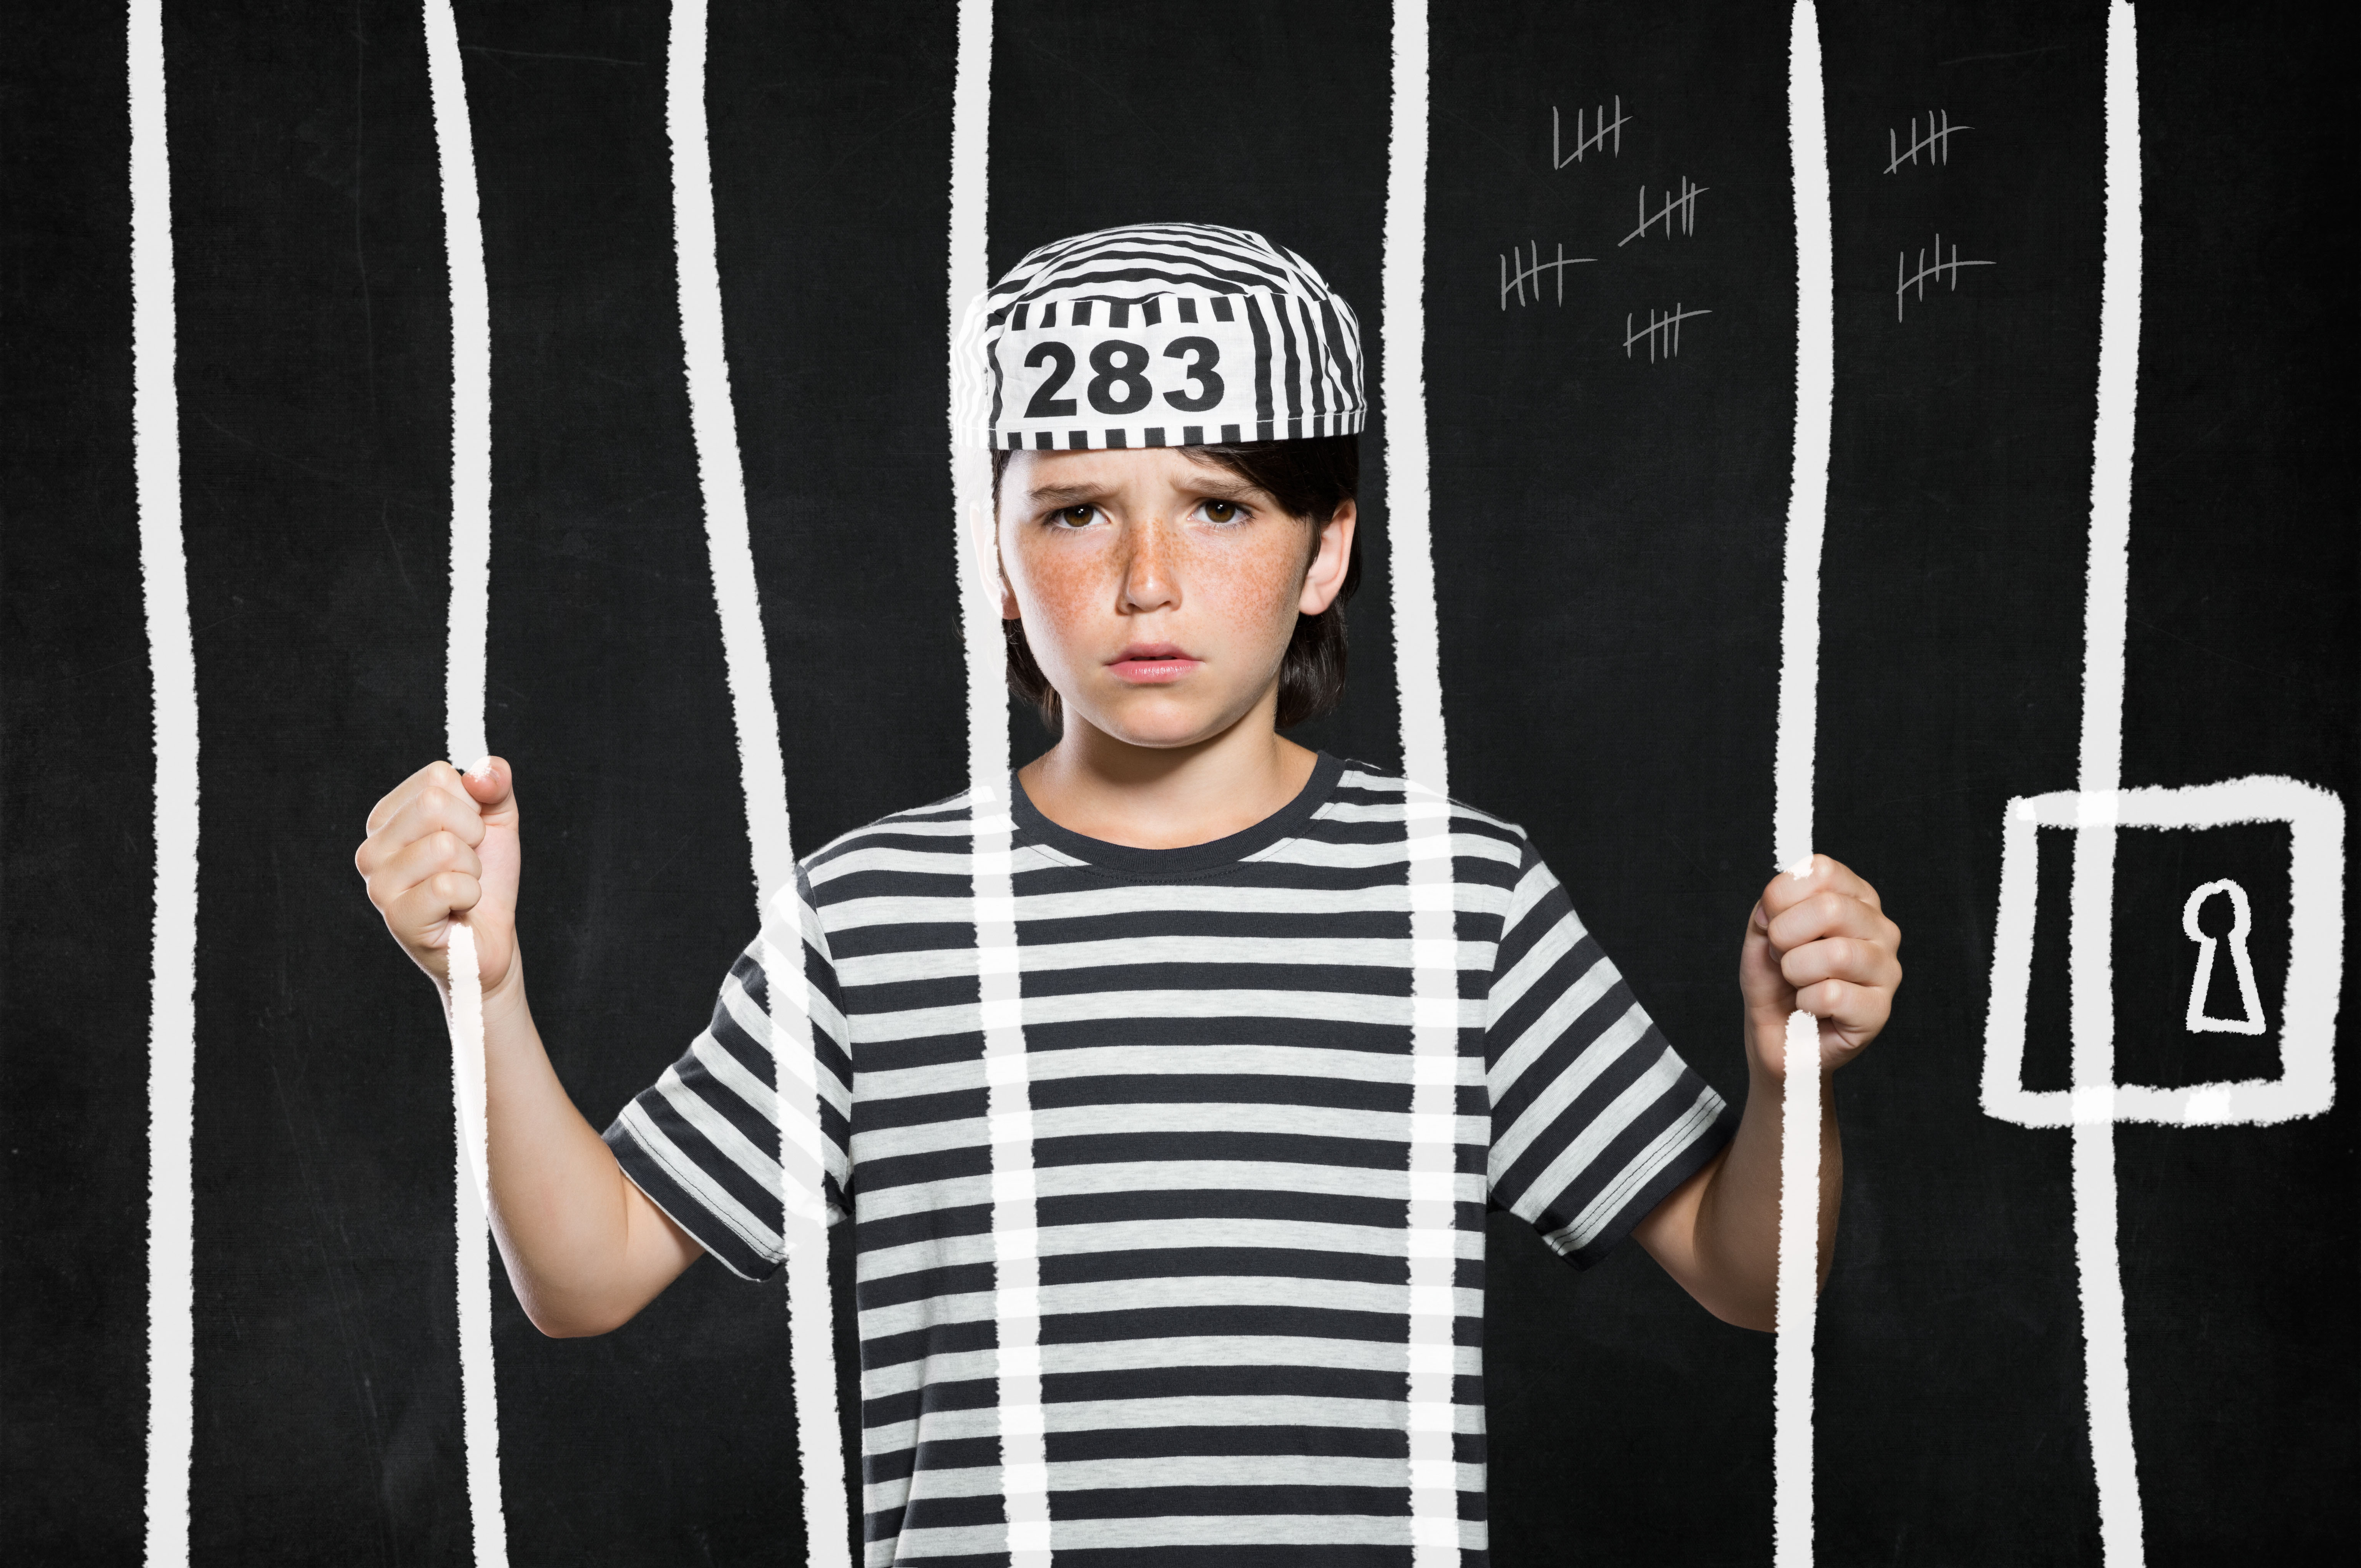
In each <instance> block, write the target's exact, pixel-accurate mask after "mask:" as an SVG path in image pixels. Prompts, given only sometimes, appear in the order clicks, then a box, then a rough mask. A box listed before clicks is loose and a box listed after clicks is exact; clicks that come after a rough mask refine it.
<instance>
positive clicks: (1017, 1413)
mask: <svg viewBox="0 0 2361 1568" xmlns="http://www.w3.org/2000/svg"><path fill="white" fill-rule="evenodd" d="M955 71H956V75H955V77H954V80H953V84H952V93H951V212H950V279H949V282H950V288H949V296H950V298H949V303H950V336H949V337H948V338H947V339H946V342H947V345H948V346H949V348H950V376H951V383H950V384H951V386H952V387H953V388H954V389H955V388H956V386H957V383H958V377H959V357H958V342H957V339H958V333H959V328H960V326H961V323H962V322H963V321H964V320H965V319H966V313H967V308H968V305H969V302H971V301H972V300H973V299H974V298H975V297H976V296H977V295H979V294H981V293H983V291H984V289H985V288H986V286H987V285H988V284H989V282H990V276H989V269H990V260H989V253H988V251H987V249H986V234H987V230H986V212H987V207H986V203H987V199H988V196H989V193H990V189H991V187H990V181H989V176H990V167H991V166H990V155H991V127H992V0H960V10H959V60H958V64H957V66H956V67H955ZM950 417H951V420H952V422H953V424H952V435H953V439H954V444H953V446H952V448H951V490H952V498H953V505H954V508H955V510H956V512H957V521H956V525H955V532H956V533H957V534H958V539H957V541H956V543H955V545H954V556H955V566H956V569H957V571H958V574H959V589H960V611H961V629H962V630H963V632H964V634H965V641H966V644H967V678H968V714H967V723H968V788H969V801H970V809H971V810H972V813H973V823H974V836H973V854H974V862H973V876H974V883H975V943H976V970H977V973H976V989H977V994H978V998H979V1000H980V1003H981V1006H982V1018H983V1061H984V1075H985V1080H986V1082H987V1083H988V1084H989V1086H990V1087H989V1092H988V1097H987V1100H986V1102H985V1119H986V1126H987V1130H988V1135H989V1137H990V1138H991V1141H992V1258H993V1316H994V1326H995V1330H996V1335H995V1351H994V1376H995V1377H996V1378H997V1380H998V1391H999V1392H998V1397H999V1418H1000V1473H1001V1475H1000V1490H1001V1500H1002V1506H1003V1508H1005V1512H1006V1518H1007V1524H1008V1555H1009V1563H1010V1568H1049V1559H1050V1528H1049V1444H1048V1441H1047V1437H1046V1431H1045V1425H1044V1420H1043V1412H1042V1409H1041V1257H1040V1245H1039V1231H1038V1223H1039V1222H1038V1210H1037V1207H1036V1204H1035V1190H1034V1179H1033V1111H1032V1100H1031V1095H1030V1092H1029V1091H1028V1089H1027V1071H1026V1058H1025V1029H1024V1023H1023V1015H1024V1003H1023V1000H1022V994H1023V982H1022V981H1021V980H1020V978H1019V976H1018V974H1017V972H1016V966H1017V960H1018V956H1019V955H1018V950H1017V946H1016V898H1015V891H1016V889H1015V882H1014V879H1013V878H1012V876H1011V875H1010V870H1009V848H1010V839H1011V836H1012V833H1013V830H1014V828H1015V827H1016V823H1015V820H1014V818H1012V817H1011V816H1010V815H1009V812H1010V805H1011V803H1010V801H1009V798H1008V790H1009V782H1008V765H1009V751H1008V747H1009V740H1008V684H1007V663H1006V661H1007V654H1006V649H1005V643H1004V642H1003V641H1002V634H1001V630H1000V607H999V604H998V597H999V596H998V594H997V591H996V589H995V588H994V584H993V569H992V565H991V563H992V560H993V555H992V518H991V503H992V497H991V474H992V470H991V459H990V457H989V456H988V455H987V454H985V453H984V452H983V450H981V449H979V448H973V447H962V446H960V445H958V444H956V443H957V439H958V437H959V436H960V435H961V432H960V431H959V430H958V429H957V423H956V422H957V419H958V409H957V395H956V392H955V391H954V392H953V395H952V406H951V411H950Z"/></svg>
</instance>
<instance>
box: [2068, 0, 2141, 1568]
mask: <svg viewBox="0 0 2361 1568" xmlns="http://www.w3.org/2000/svg"><path fill="white" fill-rule="evenodd" d="M2106 94H2107V96H2106V119H2107V188H2106V220H2105V227H2104V231H2103V233H2104V250H2103V259H2102V262H2101V267H2100V282H2099V388H2098V422H2097V426H2096V429H2095V432H2094V433H2093V443H2092V462H2091V554H2090V589H2089V594H2090V597H2089V599H2088V600H2087V602H2086V606H2085V611H2084V619H2083V627H2082V755H2081V800H2080V803H2079V810H2078V813H2077V817H2078V823H2077V831H2076V832H2075V835H2074V883H2073V890H2072V893H2071V894H2070V916H2069V920H2070V929H2071V938H2070V948H2069V958H2068V979H2069V983H2070V997H2071V1000H2070V1004H2069V1016H2070V1021H2071V1023H2070V1026H2071V1029H2072V1033H2073V1042H2074V1048H2073V1082H2074V1098H2075V1102H2076V1105H2077V1107H2078V1113H2077V1115H2076V1116H2075V1119H2074V1256H2075V1265H2076V1269H2077V1272H2078V1273H2079V1274H2080V1276H2081V1295H2082V1343H2083V1351H2084V1355H2085V1365H2086V1368H2087V1374H2086V1375H2087V1378H2088V1387H2087V1392H2088V1396H2089V1399H2090V1408H2091V1460H2092V1469H2093V1471H2094V1473H2095V1478H2096V1481H2097V1486H2098V1492H2099V1541H2100V1546H2101V1550H2102V1552H2103V1554H2104V1557H2105V1560H2106V1563H2107V1565H2108V1568H2136V1564H2137V1563H2139V1562H2140V1561H2141V1559H2142V1547H2141V1533H2142V1532H2141V1526H2140V1500H2139V1474H2138V1466H2137V1464H2136V1456H2135V1454H2134V1451H2133V1448H2132V1420H2131V1393H2130V1382H2129V1370H2128V1367H2127V1365H2126V1360H2125V1351H2126V1347H2125V1333H2124V1282H2123V1272H2122V1269H2121V1266H2120V1265H2119V1264H2118V1262H2117V1258H2116V1252H2115V1147H2114V1145H2115V1129H2114V1103H2113V1102H2114V1078H2115V1041H2114V1035H2115V1027H2114V1025H2115V1021H2114V970H2113V965H2112V963H2111V961H2110V958H2111V949H2112V948H2113V935H2112V927H2113V923H2114V895H2115V815H2116V792H2117V791H2118V790H2119V789H2120V788H2121V787H2122V784H2123V751H2124V630H2125V611H2126V608H2127V603H2128V599H2129V597H2130V588H2131V512H2132V434H2133V419H2134V400H2135V397H2136V391H2137V386H2138V379H2139V318H2140V143H2139V55H2138V42H2137V36H2136V31H2135V24H2134V21H2133V17H2132V8H2131V6H2130V5H2128V4H2127V3H2126V0H2114V4H2113V5H2110V6H2109V7H2108V10H2107V87H2106ZM2084 1105H2096V1106H2100V1107H2103V1117H2102V1118H2100V1119H2092V1118H2087V1117H2085V1116H2084V1115H2082V1114H2081V1113H2080V1111H2079V1108H2080V1107H2081V1106H2084Z"/></svg>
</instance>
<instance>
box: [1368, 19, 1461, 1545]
mask: <svg viewBox="0 0 2361 1568" xmlns="http://www.w3.org/2000/svg"><path fill="white" fill-rule="evenodd" d="M1393 74H1394V80H1393V132H1392V137H1391V140H1390V143H1389V146H1388V148H1387V154H1386V222H1385V254H1384V257H1383V258H1382V263H1381V278H1382V297H1381V299H1380V301H1379V307H1380V310H1381V312H1382V320H1383V323H1384V333H1385V387H1384V395H1385V408H1386V529H1387V532H1388V533H1389V536H1390V538H1391V541H1392V547H1393V548H1392V563H1391V564H1392V568H1393V571H1392V576H1393V617H1394V661H1395V674H1396V679H1397V681H1398V683H1399V691H1400V703H1401V737H1402V772H1403V773H1404V774H1405V775H1406V776H1407V778H1408V780H1409V784H1408V785H1407V787H1406V788H1405V789H1404V791H1403V795H1402V816H1403V824H1402V825H1403V830H1404V833H1405V835H1406V836H1407V837H1408V839H1409V840H1410V846H1409V848H1410V858H1409V859H1410V873H1409V874H1410V884H1411V952H1412V953H1413V954H1417V955H1427V954H1454V953H1455V952H1456V950H1457V948H1456V945H1455V939H1454V938H1455V928H1454V919H1453V911H1452V900H1451V886H1452V862H1451V850H1450V842H1451V839H1450V834H1451V817H1450V806H1449V804H1448V802H1447V800H1446V798H1445V797H1446V796H1447V795H1449V793H1450V787H1451V774H1450V754H1449V751H1448V748H1447V747H1446V745H1445V744H1444V725H1443V665H1442V649H1441V634H1440V632H1439V631H1438V630H1437V627H1436V620H1435V608H1434V549H1433V539H1432V529H1431V523H1430V506H1431V500H1432V492H1431V489H1430V487H1429V482H1428V459H1427V433H1426V298H1425V293H1426V159H1427V13H1426V0H1397V3H1396V5H1395V6H1394V31H1393ZM1458 998H1459V971H1458V970H1457V968H1456V967H1455V960H1451V959H1445V960H1443V961H1434V962H1414V964H1413V966H1412V968H1411V1053H1410V1058H1409V1061H1408V1064H1407V1065H1408V1068H1409V1071H1410V1075H1411V1115H1410V1149H1409V1155H1410V1171H1411V1202H1410V1210H1409V1214H1408V1216H1407V1222H1406V1224H1405V1226H1404V1230H1403V1245H1405V1247H1407V1249H1408V1251H1409V1264H1410V1313H1409V1318H1410V1322H1409V1332H1408V1335H1407V1354H1408V1356H1409V1362H1410V1387H1409V1394H1408V1398H1407V1400H1406V1402H1405V1405H1404V1420H1405V1422H1406V1424H1407V1427H1408V1436H1409V1455H1410V1458H1409V1478H1408V1485H1409V1490H1410V1530H1411V1563H1413V1564H1414V1565H1415V1568H1443V1565H1444V1564H1446V1563H1457V1562H1458V1561H1459V1535H1460V1531H1459V1484H1458V1478H1457V1477H1458V1470H1457V1466H1456V1464H1455V1460H1454V1455H1453V1452H1452V1445H1453V1432H1454V1427H1455V1420H1454V1408H1453V1404H1452V1370H1453V1354H1452V1343H1453V1338H1454V1332H1455V1328H1456V1326H1457V1321H1458V1319H1457V1312H1456V1310H1455V1306H1454V1297H1453V1295H1452V1281H1453V1276H1454V1273H1455V1268H1456V1266H1457V1252H1458V1249H1457V1245H1456V1242H1457V1225H1456V1223H1455V1220H1456V1215H1455V1207H1454V1205H1455V1200H1456V1198H1457V1196H1458V1194H1457V1192H1456V1190H1455V1189H1456V1187H1457V1181H1456V1177H1455V1171H1456V1167H1457V1163H1458V1160H1457V1156H1458V1142H1457V1131H1456V1127H1457V1123H1456V1118H1455V1111H1456V1105H1455V1100H1456V1097H1457V1092H1458V1081H1459V1075H1460V1073H1461V1071H1462V1070H1463V1064H1462V1063H1461V1061H1460V1059H1459V1029H1458V1026H1457V1021H1456V1014H1457V1011H1458ZM1470 1196H1471V1198H1472V1197H1475V1196H1476V1194H1473V1193H1471V1194H1470Z"/></svg>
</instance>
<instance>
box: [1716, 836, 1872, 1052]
mask: <svg viewBox="0 0 2361 1568" xmlns="http://www.w3.org/2000/svg"><path fill="white" fill-rule="evenodd" d="M1901 946H1902V928H1901V927H1899V926H1896V925H1895V924H1894V922H1893V921H1891V920H1889V919H1887V918H1886V917H1885V911H1884V909H1883V906H1882V905H1880V904H1879V903H1878V898H1877V890H1876V889H1875V888H1873V887H1872V886H1870V885H1869V883H1865V882H1863V881H1862V880H1861V878H1860V877H1858V876H1856V875H1854V874H1853V873H1852V872H1850V870H1848V869H1847V868H1846V867H1844V866H1843V865H1842V864H1840V863H1839V862H1838V861H1833V860H1831V859H1829V858H1828V856H1826V855H1814V856H1813V857H1812V859H1811V863H1810V866H1809V869H1807V870H1806V872H1804V874H1803V875H1802V876H1800V877H1799V876H1796V875H1795V874H1794V873H1792V872H1780V873H1779V874H1778V875H1777V876H1775V877H1773V878H1772V879H1771V885H1770V886H1768V887H1766V888H1764V889H1763V897H1762V900H1761V902H1759V903H1758V904H1756V905H1755V906H1754V913H1753V915H1752V917H1751V918H1750V919H1749V920H1748V921H1747V925H1746V945H1745V947H1744V948H1743V949H1742V950H1741V952H1740V955H1739V959H1738V987H1739V991H1740V992H1741V994H1742V995H1743V996H1744V997H1745V999H1746V1041H1747V1055H1748V1058H1749V1061H1748V1067H1749V1068H1750V1069H1752V1070H1753V1071H1756V1072H1762V1073H1766V1074H1768V1075H1769V1076H1770V1077H1771V1078H1773V1079H1774V1080H1777V1079H1784V1077H1785V1076H1786V1041H1787V1015H1788V1014H1790V1013H1793V1012H1794V1011H1795V1009H1797V1008H1799V1007H1800V1008H1802V1009H1803V1010H1804V1011H1805V1012H1806V1013H1809V1014H1813V1015H1814V1016H1815V1017H1817V1018H1818V1019H1819V1021H1820V1061H1821V1064H1822V1065H1823V1066H1824V1067H1827V1068H1831V1069H1833V1068H1839V1067H1842V1066H1843V1065H1844V1064H1845V1063H1847V1062H1849V1061H1850V1060H1851V1059H1852V1058H1854V1057H1856V1056H1859V1055H1860V1054H1861V1050H1862V1048H1863V1047H1866V1046H1867V1045H1868V1044H1869V1042H1870V1041H1872V1040H1873V1039H1875V1038H1876V1037H1877V1034H1878V1031H1879V1030H1881V1029H1883V1028H1884V1027H1885V1019H1886V1015H1887V1014H1889V1013H1890V1012H1892V1010H1893V1007H1894V988H1895V987H1896V986H1898V985H1900V984H1901V983H1902V964H1901V961H1900V960H1899V959H1896V958H1895V957H1894V953H1895V951H1896V949H1898V948H1900V947H1901Z"/></svg>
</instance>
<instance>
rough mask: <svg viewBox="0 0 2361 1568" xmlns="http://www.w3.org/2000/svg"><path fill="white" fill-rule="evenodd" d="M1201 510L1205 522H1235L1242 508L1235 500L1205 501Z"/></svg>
mask: <svg viewBox="0 0 2361 1568" xmlns="http://www.w3.org/2000/svg"><path fill="white" fill-rule="evenodd" d="M1203 510H1204V513H1205V521H1207V522H1235V521H1237V520H1238V514H1239V512H1240V511H1241V510H1244V509H1242V508H1241V507H1240V506H1239V505H1238V503H1237V502H1235V501H1207V502H1205V503H1204V508H1203Z"/></svg>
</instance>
